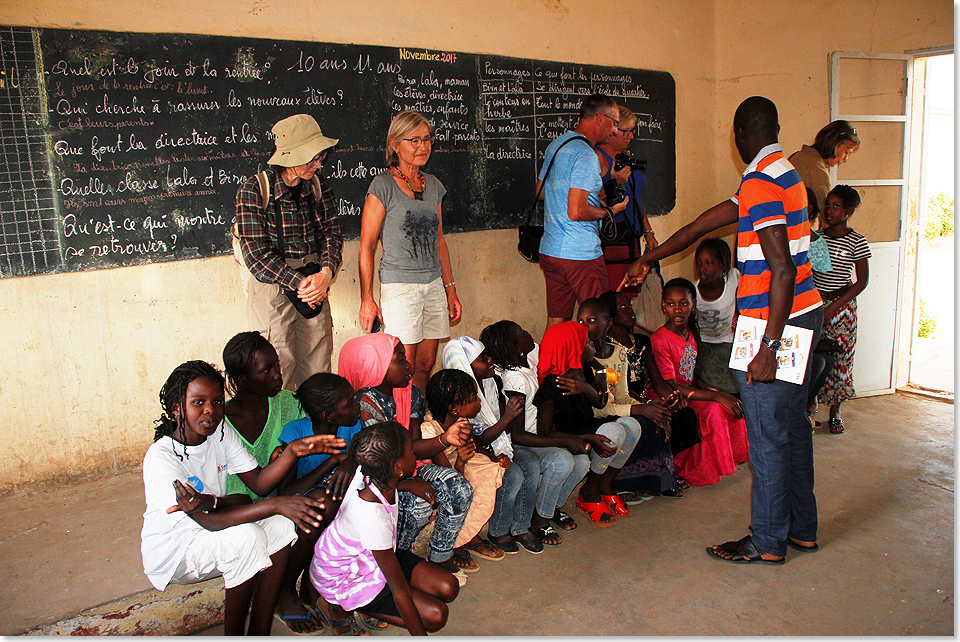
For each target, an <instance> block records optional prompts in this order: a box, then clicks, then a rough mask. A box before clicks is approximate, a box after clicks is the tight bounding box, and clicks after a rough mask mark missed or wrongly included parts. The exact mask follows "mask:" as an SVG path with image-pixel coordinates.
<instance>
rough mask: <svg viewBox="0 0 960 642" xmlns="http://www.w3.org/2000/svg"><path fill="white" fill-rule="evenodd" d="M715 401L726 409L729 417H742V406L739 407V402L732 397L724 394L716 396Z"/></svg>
mask: <svg viewBox="0 0 960 642" xmlns="http://www.w3.org/2000/svg"><path fill="white" fill-rule="evenodd" d="M717 401H718V402H720V405H721V406H723V407H724V408H726V409H727V412H729V413H730V414H731V415H733V416H734V417H736V418H738V419H739V418H740V417H742V416H743V406H741V405H740V400H739V399H737V398H736V397H734V396H732V395H728V394H727V393H725V392H721V393H719V394H717Z"/></svg>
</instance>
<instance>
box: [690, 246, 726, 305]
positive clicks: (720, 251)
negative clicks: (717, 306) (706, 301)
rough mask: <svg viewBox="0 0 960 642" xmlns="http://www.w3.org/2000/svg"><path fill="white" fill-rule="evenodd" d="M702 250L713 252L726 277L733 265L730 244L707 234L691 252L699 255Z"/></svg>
mask: <svg viewBox="0 0 960 642" xmlns="http://www.w3.org/2000/svg"><path fill="white" fill-rule="evenodd" d="M702 250H710V251H711V252H713V254H714V256H716V257H717V259H718V260H719V261H720V268H721V269H722V270H723V278H727V275H728V274H729V273H730V268H731V267H732V265H733V254H732V253H731V252H730V246H729V245H727V242H726V241H724V240H723V239H722V238H719V237H717V236H708V237H707V238H705V239H703V240H702V241H700V245H698V246H697V251H696V252H694V254H693V255H694V257H696V256H699V255H700V252H701V251H702ZM693 300H694V301H696V300H697V299H696V294H694V299H693Z"/></svg>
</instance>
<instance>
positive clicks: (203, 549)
mask: <svg viewBox="0 0 960 642" xmlns="http://www.w3.org/2000/svg"><path fill="white" fill-rule="evenodd" d="M296 541H297V527H296V526H295V525H294V523H293V521H291V520H289V519H287V518H286V517H284V516H283V515H272V516H270V517H267V518H266V519H261V520H259V521H256V522H250V523H248V524H237V525H236V526H231V527H230V528H225V529H223V530H221V531H208V530H206V529H204V530H202V531H200V532H199V533H197V536H196V537H194V538H193V541H192V542H191V543H190V546H188V547H187V551H186V553H185V554H184V556H183V559H182V560H180V565H179V566H177V570H176V572H175V573H174V574H173V577H172V578H170V583H171V584H193V583H194V582H203V581H204V580H209V579H212V578H214V577H219V576H220V575H222V576H223V585H224V588H233V587H235V586H239V585H241V584H243V583H244V582H246V581H247V580H249V579H250V578H251V577H253V576H255V575H256V574H257V573H259V572H260V571H262V570H263V569H265V568H270V565H271V564H272V562H271V561H270V556H271V555H273V554H274V553H276V552H277V551H279V550H281V549H283V548H284V547H285V546H290V545H292V544H293V543H294V542H296Z"/></svg>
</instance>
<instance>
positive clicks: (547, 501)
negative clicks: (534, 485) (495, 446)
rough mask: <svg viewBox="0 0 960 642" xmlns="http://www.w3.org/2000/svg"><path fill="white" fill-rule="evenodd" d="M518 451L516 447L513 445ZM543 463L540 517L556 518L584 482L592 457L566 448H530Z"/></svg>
mask: <svg viewBox="0 0 960 642" xmlns="http://www.w3.org/2000/svg"><path fill="white" fill-rule="evenodd" d="M513 447H514V448H516V447H517V446H516V444H514V446H513ZM529 450H530V451H532V452H533V453H534V454H535V455H536V456H537V459H538V460H539V462H540V474H541V475H543V477H542V479H541V480H540V488H539V489H538V490H537V515H539V516H540V517H543V518H545V519H553V514H554V513H555V512H556V510H557V509H558V508H560V507H562V506H563V505H564V504H566V503H567V499H568V498H569V497H570V495H571V494H572V493H573V489H574V488H576V486H577V484H579V483H580V480H582V479H583V477H584V475H586V474H587V471H588V470H590V457H589V456H588V455H574V454H573V453H571V452H570V451H569V450H567V449H566V448H559V447H557V446H546V447H544V448H529Z"/></svg>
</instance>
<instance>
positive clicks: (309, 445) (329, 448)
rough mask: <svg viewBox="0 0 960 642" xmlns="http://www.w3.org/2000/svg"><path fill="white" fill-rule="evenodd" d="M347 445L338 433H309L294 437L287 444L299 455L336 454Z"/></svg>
mask: <svg viewBox="0 0 960 642" xmlns="http://www.w3.org/2000/svg"><path fill="white" fill-rule="evenodd" d="M346 447H347V442H346V441H344V440H343V439H341V438H340V437H337V436H336V435H308V436H307V437H301V438H300V439H294V440H293V441H291V442H290V443H289V444H288V445H287V448H289V449H291V450H292V451H293V454H294V455H296V456H297V457H305V456H307V455H336V454H337V453H339V452H340V451H341V450H343V449H344V448H346Z"/></svg>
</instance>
